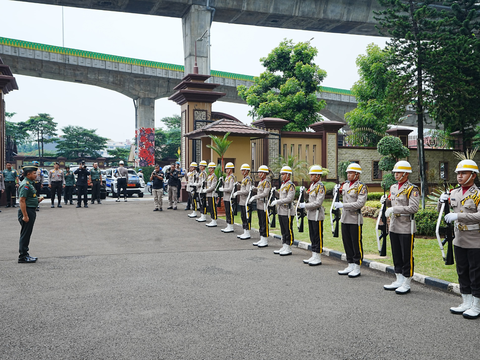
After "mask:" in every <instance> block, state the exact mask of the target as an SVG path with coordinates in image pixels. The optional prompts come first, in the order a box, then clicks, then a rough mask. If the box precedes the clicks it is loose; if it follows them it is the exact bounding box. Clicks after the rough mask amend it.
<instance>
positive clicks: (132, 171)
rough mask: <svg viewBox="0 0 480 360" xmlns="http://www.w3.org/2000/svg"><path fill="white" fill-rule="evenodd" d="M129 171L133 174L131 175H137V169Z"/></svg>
mask: <svg viewBox="0 0 480 360" xmlns="http://www.w3.org/2000/svg"><path fill="white" fill-rule="evenodd" d="M128 173H129V174H131V175H137V173H136V172H135V170H131V169H128Z"/></svg>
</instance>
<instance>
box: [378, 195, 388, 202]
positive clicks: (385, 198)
mask: <svg viewBox="0 0 480 360" xmlns="http://www.w3.org/2000/svg"><path fill="white" fill-rule="evenodd" d="M385 201H387V195H382V197H381V198H380V204H385Z"/></svg>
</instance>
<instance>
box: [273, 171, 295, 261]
mask: <svg viewBox="0 0 480 360" xmlns="http://www.w3.org/2000/svg"><path fill="white" fill-rule="evenodd" d="M291 176H292V168H291V167H290V166H284V167H282V169H281V170H280V177H281V179H282V186H281V187H280V190H278V191H276V190H275V197H276V198H277V199H278V200H274V201H272V204H271V205H272V206H277V205H278V206H277V214H278V222H279V223H280V230H281V232H282V244H283V246H282V247H281V248H280V249H278V250H275V251H274V252H273V253H274V254H279V255H280V256H288V255H292V245H293V242H294V240H295V238H294V235H293V218H294V216H295V209H294V208H293V200H294V198H295V184H294V183H293V182H292V181H291V180H290V178H291Z"/></svg>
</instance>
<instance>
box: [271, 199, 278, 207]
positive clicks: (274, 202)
mask: <svg viewBox="0 0 480 360" xmlns="http://www.w3.org/2000/svg"><path fill="white" fill-rule="evenodd" d="M277 202H278V201H277V200H273V201H272V203H271V204H270V205H271V206H275V205H277Z"/></svg>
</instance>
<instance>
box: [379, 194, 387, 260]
mask: <svg viewBox="0 0 480 360" xmlns="http://www.w3.org/2000/svg"><path fill="white" fill-rule="evenodd" d="M383 198H384V199H385V202H384V203H383V204H382V208H381V209H380V214H379V215H378V219H377V244H378V253H379V254H380V256H387V235H388V227H387V216H386V214H385V213H386V212H387V199H386V198H385V189H383ZM380 221H381V222H382V225H380ZM379 231H380V234H378V232H379ZM380 244H381V246H380Z"/></svg>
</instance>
